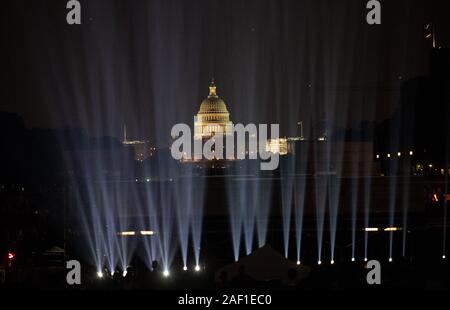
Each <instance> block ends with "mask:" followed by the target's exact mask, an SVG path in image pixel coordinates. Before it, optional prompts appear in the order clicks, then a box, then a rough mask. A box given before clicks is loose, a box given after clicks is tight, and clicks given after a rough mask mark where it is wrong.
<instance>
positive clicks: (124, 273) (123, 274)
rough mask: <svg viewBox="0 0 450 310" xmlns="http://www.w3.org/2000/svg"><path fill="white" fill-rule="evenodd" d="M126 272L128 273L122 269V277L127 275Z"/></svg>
mask: <svg viewBox="0 0 450 310" xmlns="http://www.w3.org/2000/svg"><path fill="white" fill-rule="evenodd" d="M127 273H128V272H127V271H126V270H124V271H123V272H122V277H124V278H125V277H126V276H127Z"/></svg>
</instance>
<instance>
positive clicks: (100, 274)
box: [97, 271, 103, 279]
mask: <svg viewBox="0 0 450 310" xmlns="http://www.w3.org/2000/svg"><path fill="white" fill-rule="evenodd" d="M97 277H99V278H100V279H101V278H103V272H101V271H98V272H97Z"/></svg>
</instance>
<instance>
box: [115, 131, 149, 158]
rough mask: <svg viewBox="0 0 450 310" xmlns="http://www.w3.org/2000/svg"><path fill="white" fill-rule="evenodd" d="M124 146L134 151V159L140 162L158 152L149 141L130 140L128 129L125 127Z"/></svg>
mask: <svg viewBox="0 0 450 310" xmlns="http://www.w3.org/2000/svg"><path fill="white" fill-rule="evenodd" d="M122 144H123V145H124V146H126V147H132V148H133V149H134V159H135V160H138V161H144V160H146V159H147V158H149V157H152V156H153V155H154V153H155V151H156V148H155V147H153V146H152V145H151V144H150V143H149V142H148V141H139V140H128V137H127V127H126V126H125V125H124V126H123V140H122Z"/></svg>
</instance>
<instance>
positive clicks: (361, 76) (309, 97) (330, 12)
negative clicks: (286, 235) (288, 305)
mask: <svg viewBox="0 0 450 310" xmlns="http://www.w3.org/2000/svg"><path fill="white" fill-rule="evenodd" d="M80 2H81V4H82V25H80V26H69V25H67V24H66V12H67V10H66V8H65V5H66V1H65V0H58V1H56V0H55V1H50V0H39V1H22V0H14V1H9V3H5V4H3V3H2V6H3V8H2V13H1V14H2V17H1V22H2V30H1V31H2V42H3V47H2V55H1V68H2V69H1V71H2V73H1V74H2V80H3V82H2V88H3V89H2V91H1V94H0V104H1V106H0V111H9V112H17V113H19V114H21V115H22V116H23V117H24V119H25V121H26V124H27V126H29V127H57V128H59V127H81V128H83V129H85V130H86V131H88V132H89V133H90V134H93V135H115V136H119V135H120V133H121V128H122V125H123V124H124V123H126V124H127V126H128V127H129V130H130V132H131V135H133V136H134V137H135V138H151V139H156V140H158V141H163V140H164V139H166V138H167V137H168V132H169V131H170V128H171V126H172V125H173V124H175V123H179V122H186V123H188V124H192V121H193V115H194V114H195V113H196V112H197V110H198V107H199V104H200V102H201V100H202V99H203V98H204V97H205V96H206V95H207V91H208V89H207V87H208V82H209V80H210V78H211V77H212V76H214V77H215V80H216V82H217V85H218V93H219V95H220V96H221V97H222V98H223V99H224V100H225V101H226V103H227V106H228V108H229V110H230V112H231V117H232V120H233V122H235V123H237V122H242V123H248V122H254V123H280V124H281V127H282V128H283V131H284V132H286V133H288V134H291V133H292V132H293V131H294V130H295V124H296V123H297V121H298V120H303V121H305V122H306V123H308V125H307V126H313V124H314V123H315V122H317V121H318V120H320V119H326V120H327V121H328V122H331V123H334V124H336V125H339V126H355V124H357V123H358V122H359V121H360V120H365V119H368V120H382V119H385V118H387V117H389V116H390V114H391V113H392V111H393V109H394V108H395V106H396V105H397V103H398V99H399V89H400V85H401V82H402V81H404V80H406V79H409V78H413V77H415V76H418V75H424V74H427V71H428V52H429V47H430V42H427V41H425V40H424V29H423V27H424V25H425V24H426V23H428V22H430V21H433V22H434V24H435V25H436V29H437V38H438V44H439V45H442V46H449V45H450V42H449V39H450V35H449V29H450V25H449V24H450V22H449V20H450V19H449V16H450V9H449V7H450V5H449V2H450V1H448V0H427V1H424V0H420V1H419V0H389V1H382V5H383V6H382V25H381V26H369V25H367V24H366V22H365V17H366V9H365V4H366V1H364V0H335V1H331V0H293V1H280V0H255V1H243V0H242V1H237V0H227V1H225V0H224V1H219V0H218V1H211V0H208V1H206V0H205V1H196V0H190V1H187V0H185V1H182V0H180V1H173V0H161V1H143V0H134V1H125V0H122V1H119V0H103V1H102V0H89V1H87V0H84V1H83V0H81V1H80Z"/></svg>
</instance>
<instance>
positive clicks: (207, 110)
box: [194, 81, 233, 139]
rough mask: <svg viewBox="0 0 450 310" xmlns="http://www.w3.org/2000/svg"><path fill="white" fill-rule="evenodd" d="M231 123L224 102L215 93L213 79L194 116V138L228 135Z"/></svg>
mask: <svg viewBox="0 0 450 310" xmlns="http://www.w3.org/2000/svg"><path fill="white" fill-rule="evenodd" d="M232 130H233V123H232V122H231V121H230V113H229V112H228V110H227V106H226V104H225V102H224V101H223V100H222V99H221V98H220V97H219V96H218V95H217V88H216V85H215V84H214V81H212V82H211V85H210V86H209V95H208V97H207V98H206V99H205V100H203V101H202V103H201V105H200V110H199V111H198V113H197V115H196V116H194V138H195V139H209V138H211V137H213V136H214V135H215V134H218V133H221V134H223V135H230V134H231V133H232Z"/></svg>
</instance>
